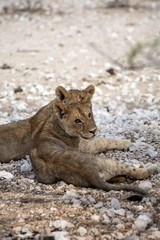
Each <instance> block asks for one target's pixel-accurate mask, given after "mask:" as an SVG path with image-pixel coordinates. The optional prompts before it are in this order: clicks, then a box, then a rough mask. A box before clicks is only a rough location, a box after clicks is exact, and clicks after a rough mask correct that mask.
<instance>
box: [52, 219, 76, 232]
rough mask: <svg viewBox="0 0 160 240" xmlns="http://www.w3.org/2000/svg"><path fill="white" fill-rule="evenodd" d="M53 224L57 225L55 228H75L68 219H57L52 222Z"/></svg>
mask: <svg viewBox="0 0 160 240" xmlns="http://www.w3.org/2000/svg"><path fill="white" fill-rule="evenodd" d="M52 226H53V227H55V228H59V229H62V230H64V229H66V228H73V227H74V225H73V224H72V223H70V222H68V221H66V220H63V219H61V220H56V221H54V222H53V223H52Z"/></svg>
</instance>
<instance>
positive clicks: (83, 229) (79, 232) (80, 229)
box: [77, 227, 87, 237]
mask: <svg viewBox="0 0 160 240" xmlns="http://www.w3.org/2000/svg"><path fill="white" fill-rule="evenodd" d="M77 233H78V234H79V235H80V236H81V237H83V236H85V235H86V234H87V229H86V228H84V227H79V228H78V230H77Z"/></svg>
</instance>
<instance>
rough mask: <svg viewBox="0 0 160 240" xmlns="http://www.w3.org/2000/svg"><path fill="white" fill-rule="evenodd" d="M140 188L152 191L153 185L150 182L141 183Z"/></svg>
mask: <svg viewBox="0 0 160 240" xmlns="http://www.w3.org/2000/svg"><path fill="white" fill-rule="evenodd" d="M138 187H140V188H142V189H144V190H149V189H152V183H151V182H149V181H141V182H140V183H139V185H138Z"/></svg>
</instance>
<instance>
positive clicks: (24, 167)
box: [21, 160, 32, 172]
mask: <svg viewBox="0 0 160 240" xmlns="http://www.w3.org/2000/svg"><path fill="white" fill-rule="evenodd" d="M31 170H32V165H31V164H30V163H29V162H28V161H25V160H24V161H23V163H22V165H21V172H30V171H31Z"/></svg>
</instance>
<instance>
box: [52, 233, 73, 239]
mask: <svg viewBox="0 0 160 240" xmlns="http://www.w3.org/2000/svg"><path fill="white" fill-rule="evenodd" d="M52 236H53V237H54V240H69V239H70V238H69V236H68V232H67V231H55V232H53V233H52Z"/></svg>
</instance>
